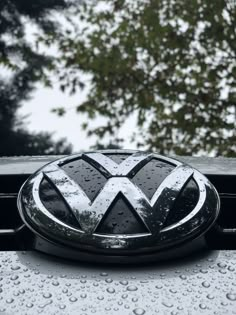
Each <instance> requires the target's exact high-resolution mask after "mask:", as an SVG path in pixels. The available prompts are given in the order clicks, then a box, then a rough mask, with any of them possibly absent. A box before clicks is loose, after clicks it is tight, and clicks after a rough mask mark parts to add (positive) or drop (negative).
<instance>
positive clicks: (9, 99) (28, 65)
mask: <svg viewBox="0 0 236 315" xmlns="http://www.w3.org/2000/svg"><path fill="white" fill-rule="evenodd" d="M67 7H68V4H67V2H66V1H64V0H47V1H45V0H39V1H30V0H1V1H0V66H1V69H2V71H1V72H2V73H1V74H0V139H1V146H0V155H26V154H64V153H70V152H71V145H69V144H68V143H67V142H66V140H65V139H61V140H60V141H58V142H54V141H53V140H52V138H51V135H50V134H48V133H37V134H30V133H29V132H28V131H27V130H26V129H25V127H24V119H23V118H22V117H17V109H18V108H19V107H20V106H21V104H22V102H23V101H26V100H28V99H29V98H30V95H31V92H32V91H33V90H34V86H35V84H36V82H39V81H43V82H44V83H47V75H46V74H45V69H47V70H48V69H51V68H52V60H51V58H49V56H46V55H44V54H40V53H38V52H37V50H36V49H34V48H33V47H32V44H31V43H30V42H29V39H28V38H27V35H26V29H25V25H27V24H28V25H29V26H30V25H35V26H36V27H37V28H38V30H40V31H41V33H43V34H46V33H47V34H49V33H50V32H54V31H55V29H56V28H57V25H56V23H55V22H54V21H53V20H52V19H51V18H50V16H49V15H48V13H49V12H50V11H51V10H62V9H66V8H67ZM4 73H8V74H9V73H10V74H9V75H8V76H6V75H5V74H4Z"/></svg>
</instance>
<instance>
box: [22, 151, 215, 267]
mask: <svg viewBox="0 0 236 315" xmlns="http://www.w3.org/2000/svg"><path fill="white" fill-rule="evenodd" d="M18 208H19V211H20V215H21V217H22V219H23V221H24V222H25V224H26V225H27V226H28V227H29V228H30V229H31V230H33V232H34V233H35V235H36V239H35V248H36V249H39V250H41V251H45V252H49V253H52V254H55V255H60V256H64V257H65V258H67V257H69V258H75V259H81V260H92V261H94V260H97V261H104V262H108V261H112V262H135V260H137V258H140V259H141V261H143V260H153V259H162V258H168V257H171V256H172V255H173V252H175V253H176V252H177V255H178V254H180V253H182V252H183V253H185V252H187V251H188V250H189V249H191V250H192V249H194V247H195V246H196V247H198V246H199V244H201V245H202V244H203V238H204V233H205V232H206V231H207V230H208V229H209V227H210V226H211V225H212V224H213V223H214V221H215V219H216V218H217V216H218V213H219V197H218V194H217V192H216V190H215V188H214V187H213V186H212V184H211V183H210V182H209V181H208V180H207V178H206V177H205V176H203V175H202V174H201V173H200V172H198V171H197V170H195V169H193V168H192V167H190V166H188V165H186V164H183V163H181V162H179V161H177V160H174V159H170V158H166V157H164V156H160V155H157V154H154V153H147V152H139V151H125V150H119V151H110V150H109V151H97V152H88V153H84V154H78V155H71V156H68V157H66V158H62V159H60V160H57V161H55V162H52V163H50V164H48V165H46V166H45V167H43V168H41V169H40V170H39V171H37V172H36V173H35V174H34V175H32V176H31V177H30V178H29V179H28V180H27V181H26V183H25V184H24V185H23V187H22V189H21V191H20V193H19V196H18ZM193 244H194V245H193ZM178 252H179V253H178Z"/></svg>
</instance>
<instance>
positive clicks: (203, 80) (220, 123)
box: [41, 0, 236, 156]
mask: <svg viewBox="0 0 236 315" xmlns="http://www.w3.org/2000/svg"><path fill="white" fill-rule="evenodd" d="M41 41H47V44H48V43H55V42H57V44H58V45H59V49H60V57H59V58H58V59H57V60H55V64H56V65H57V67H58V70H57V71H58V75H59V79H60V81H61V89H62V90H63V91H65V90H68V91H70V92H71V93H75V92H76V91H77V90H80V89H83V88H84V86H85V82H83V79H82V78H83V76H81V75H80V74H81V71H82V72H83V73H86V74H89V75H91V86H90V90H89V93H88V98H87V100H86V102H84V103H82V104H79V105H78V108H77V111H78V112H79V113H86V114H87V115H88V126H86V127H87V129H88V134H93V135H94V134H95V135H97V136H98V137H99V138H101V139H104V137H105V136H106V135H111V136H112V137H114V138H115V137H116V134H117V131H118V130H119V129H120V127H121V126H122V125H123V124H124V122H125V121H126V120H127V119H128V118H129V117H130V116H131V115H134V116H135V117H136V118H137V129H136V130H135V131H134V134H133V139H132V141H135V142H136V143H137V145H138V146H140V147H145V148H147V147H148V148H149V149H152V150H156V151H158V152H160V153H164V154H166V153H167V154H173V153H175V154H180V155H183V154H187V155H193V154H201V155H204V154H211V155H214V156H219V155H222V156H236V128H235V127H236V5H235V4H234V2H233V1H230V0H228V1H222V0H218V1H203V0H192V1H186V0H179V1H173V0H172V1H169V0H160V1H156V0H146V1H141V0H137V1H130V0H129V1H128V0H126V1H121V0H116V1H86V2H84V3H83V4H82V5H81V4H80V5H78V6H77V8H76V9H74V10H71V15H70V17H68V19H67V25H66V27H64V29H63V31H57V32H56V33H54V34H52V33H50V34H49V35H48V36H47V38H46V39H45V38H44V39H42V38H41ZM58 112H59V113H60V114H61V115H63V114H64V111H63V110H62V109H61V108H60V109H59V110H58ZM100 115H101V116H103V117H105V118H107V124H106V125H103V126H101V127H100V128H95V129H93V128H92V119H93V118H95V117H97V116H100Z"/></svg>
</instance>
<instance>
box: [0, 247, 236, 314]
mask: <svg viewBox="0 0 236 315" xmlns="http://www.w3.org/2000/svg"><path fill="white" fill-rule="evenodd" d="M0 264H1V269H0V314H5V315H12V314H29V315H30V314H32V315H35V314H48V315H53V314H68V315H69V314H80V315H82V314H83V315H85V314H87V315H92V314H99V315H101V314H104V315H106V314H107V315H113V314H114V315H116V314H117V315H140V314H145V315H154V314H161V315H165V314H168V315H169V314H172V315H174V314H176V315H178V314H180V315H182V314H186V315H191V314H193V315H198V314H215V315H223V314H230V315H232V314H236V251H220V252H217V251H213V252H205V253H202V254H201V255H197V256H193V257H191V259H189V260H185V259H181V260H179V261H178V260H176V261H174V262H172V263H162V264H157V265H143V266H138V267H137V266H129V267H124V266H120V267H118V266H117V267H116V266H112V267H111V266H105V265H96V264H94V265H91V264H89V265H86V264H80V263H78V262H77V263H75V262H69V261H66V260H60V259H56V258H53V257H49V256H47V255H43V254H39V253H36V252H0Z"/></svg>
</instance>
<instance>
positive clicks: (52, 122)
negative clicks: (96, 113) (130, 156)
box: [19, 85, 136, 152]
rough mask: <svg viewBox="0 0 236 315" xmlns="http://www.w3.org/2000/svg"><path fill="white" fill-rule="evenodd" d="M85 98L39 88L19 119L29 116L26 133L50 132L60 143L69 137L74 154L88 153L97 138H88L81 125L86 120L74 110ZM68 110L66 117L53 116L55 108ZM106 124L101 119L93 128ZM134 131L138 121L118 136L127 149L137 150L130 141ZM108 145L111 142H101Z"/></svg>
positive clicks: (129, 122)
mask: <svg viewBox="0 0 236 315" xmlns="http://www.w3.org/2000/svg"><path fill="white" fill-rule="evenodd" d="M85 97H86V94H85V93H84V94H83V93H77V94H76V95H75V96H73V97H71V96H69V95H68V94H66V93H62V92H61V91H60V90H59V88H57V87H55V88H53V89H49V88H45V87H43V86H41V85H38V86H37V88H36V90H35V91H34V92H33V93H32V98H31V100H30V101H27V102H25V103H24V104H23V106H22V107H21V108H20V109H19V114H20V115H29V116H28V117H27V119H26V122H27V129H28V130H30V131H33V132H34V131H49V132H54V135H53V138H54V139H55V140H56V139H59V138H61V137H66V138H67V140H68V141H69V142H71V143H72V145H73V151H74V152H78V151H85V150H88V149H89V148H90V147H91V146H92V145H94V144H95V143H96V139H97V138H96V137H88V136H87V135H86V132H85V131H83V130H82V129H81V124H82V123H83V122H85V121H86V120H87V118H86V116H83V115H81V114H77V113H76V111H75V107H76V105H77V104H79V103H80V102H81V101H82V100H83V99H84V98H85ZM64 105H65V107H66V108H69V109H68V110H67V113H66V115H65V116H63V117H59V116H58V115H57V114H55V113H52V112H51V110H52V109H53V108H55V107H60V106H64ZM103 123H105V122H104V120H103V119H102V118H100V119H99V118H98V119H97V120H96V121H94V122H93V125H94V126H95V125H101V124H103ZM134 129H135V119H134V118H131V119H129V120H128V121H127V123H126V124H125V125H124V127H123V128H122V130H121V131H120V133H119V136H120V137H122V138H124V139H125V142H124V145H123V147H124V148H127V149H135V148H136V146H135V144H134V143H132V142H131V141H130V136H131V133H132V132H133V131H134ZM102 142H103V143H108V142H109V138H107V139H105V141H102Z"/></svg>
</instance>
